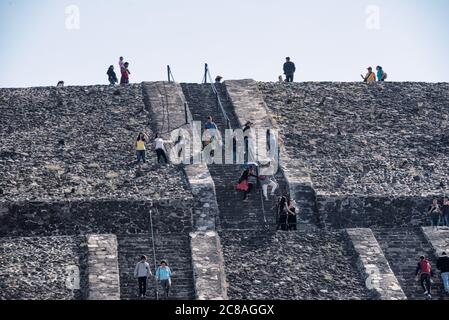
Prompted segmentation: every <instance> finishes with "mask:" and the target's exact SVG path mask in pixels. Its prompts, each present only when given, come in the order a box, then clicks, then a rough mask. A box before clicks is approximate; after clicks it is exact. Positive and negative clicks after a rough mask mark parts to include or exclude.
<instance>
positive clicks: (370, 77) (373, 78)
mask: <svg viewBox="0 0 449 320" xmlns="http://www.w3.org/2000/svg"><path fill="white" fill-rule="evenodd" d="M360 76H361V77H362V79H363V82H367V83H371V82H376V74H375V73H374V72H373V68H371V67H369V68H368V73H367V74H366V76H363V74H361V75H360Z"/></svg>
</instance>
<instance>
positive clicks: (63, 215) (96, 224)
mask: <svg viewBox="0 0 449 320" xmlns="http://www.w3.org/2000/svg"><path fill="white" fill-rule="evenodd" d="M193 205H194V202H193V199H192V198H188V199H185V200H183V199H176V198H175V199H161V200H159V201H157V202H153V201H133V200H130V201H114V200H108V201H103V200H97V201H96V200H94V199H92V200H90V201H89V202H85V201H64V202H17V203H14V204H11V203H1V202H0V207H2V208H4V209H3V210H4V211H3V212H4V213H3V214H2V215H0V237H1V236H3V237H5V236H29V235H35V236H54V235H80V234H82V235H86V234H138V233H147V232H148V231H149V230H150V211H151V213H152V216H153V227H154V230H155V232H160V233H164V232H184V233H188V232H191V231H192V208H193ZM5 208H6V209H5Z"/></svg>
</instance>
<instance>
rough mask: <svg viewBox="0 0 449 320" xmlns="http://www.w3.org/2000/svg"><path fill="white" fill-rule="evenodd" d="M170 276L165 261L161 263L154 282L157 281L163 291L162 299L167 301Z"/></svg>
mask: <svg viewBox="0 0 449 320" xmlns="http://www.w3.org/2000/svg"><path fill="white" fill-rule="evenodd" d="M171 276H172V272H171V270H170V268H169V267H168V265H167V262H166V261H165V260H162V261H161V265H160V267H159V268H157V271H156V280H157V281H159V283H160V285H161V287H162V289H163V290H164V298H165V299H166V300H167V299H168V295H169V293H170V288H171Z"/></svg>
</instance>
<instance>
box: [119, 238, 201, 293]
mask: <svg viewBox="0 0 449 320" xmlns="http://www.w3.org/2000/svg"><path fill="white" fill-rule="evenodd" d="M155 237H156V241H155V244H156V264H157V266H159V263H160V262H161V260H163V259H164V260H166V261H167V262H168V264H169V266H170V268H171V270H172V272H173V277H172V289H171V293H170V299H171V300H193V299H194V298H195V292H194V285H193V267H192V258H191V249H190V239H189V236H188V235H182V234H164V235H157V236H156V235H155ZM117 238H118V259H119V271H120V291H121V299H122V300H136V299H138V297H137V294H138V285H137V279H136V278H134V268H135V266H136V264H137V262H138V261H139V259H140V256H141V255H146V256H147V258H148V263H149V264H150V268H151V272H152V273H153V275H154V273H155V270H154V258H153V246H152V240H151V235H150V234H139V235H121V236H118V237H117ZM158 289H159V296H161V294H160V293H161V289H160V288H158ZM147 299H148V300H155V299H156V291H155V281H154V278H151V279H150V280H149V283H148V291H147Z"/></svg>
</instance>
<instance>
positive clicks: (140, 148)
mask: <svg viewBox="0 0 449 320" xmlns="http://www.w3.org/2000/svg"><path fill="white" fill-rule="evenodd" d="M147 140H148V136H147V135H146V134H145V133H143V132H140V133H139V136H138V137H137V141H136V156H137V164H139V163H140V160H143V163H145V162H146V147H145V143H146V142H147Z"/></svg>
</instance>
